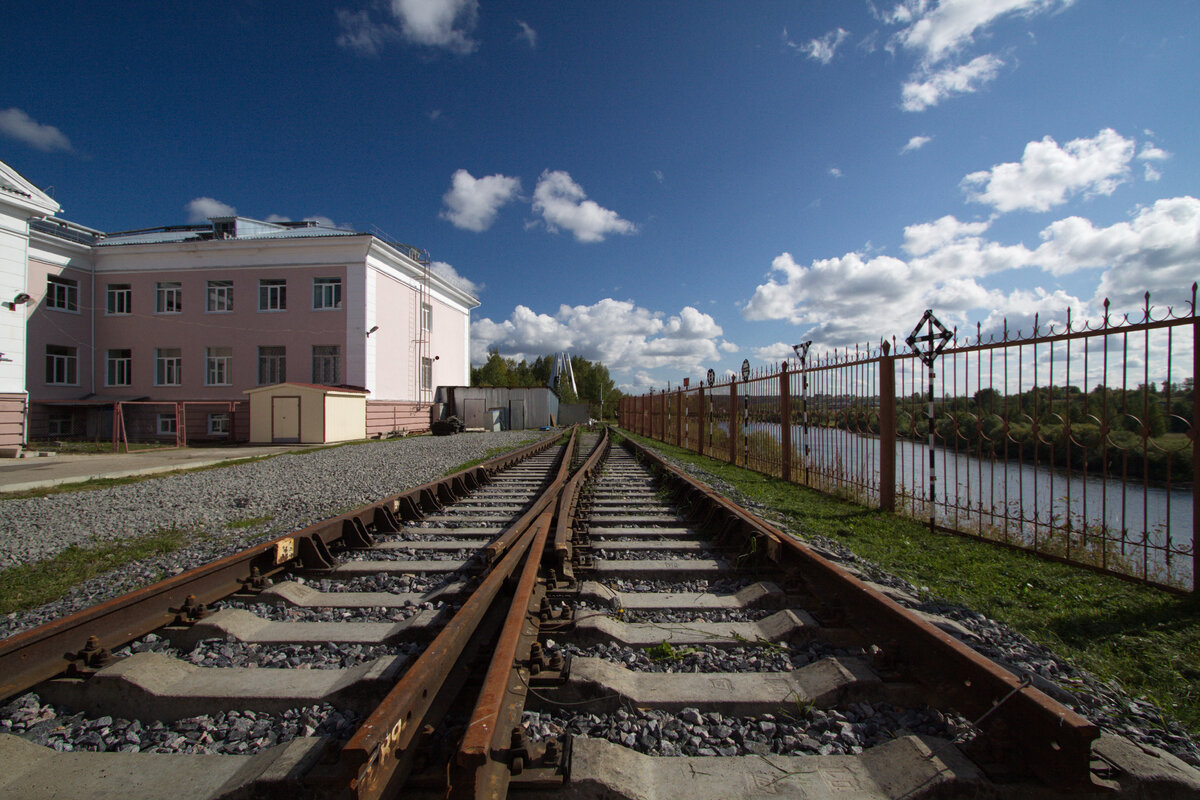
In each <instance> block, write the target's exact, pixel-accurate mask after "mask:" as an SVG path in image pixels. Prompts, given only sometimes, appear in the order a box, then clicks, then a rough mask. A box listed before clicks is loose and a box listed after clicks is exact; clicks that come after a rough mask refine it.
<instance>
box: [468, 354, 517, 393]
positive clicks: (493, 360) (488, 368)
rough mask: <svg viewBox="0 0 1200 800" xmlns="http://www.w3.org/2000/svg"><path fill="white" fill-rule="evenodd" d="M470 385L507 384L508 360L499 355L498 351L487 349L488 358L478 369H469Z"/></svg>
mask: <svg viewBox="0 0 1200 800" xmlns="http://www.w3.org/2000/svg"><path fill="white" fill-rule="evenodd" d="M471 385H472V386H508V385H509V380H508V362H507V361H505V360H504V359H503V358H502V357H501V356H500V351H499V350H496V349H492V350H489V351H488V359H487V361H485V362H484V364H483V366H482V367H480V368H479V369H472V370H471Z"/></svg>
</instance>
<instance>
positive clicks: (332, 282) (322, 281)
mask: <svg viewBox="0 0 1200 800" xmlns="http://www.w3.org/2000/svg"><path fill="white" fill-rule="evenodd" d="M312 299H313V305H312V307H313V311H337V310H338V309H340V308H341V307H342V279H341V278H313V298H312ZM326 300H329V302H326Z"/></svg>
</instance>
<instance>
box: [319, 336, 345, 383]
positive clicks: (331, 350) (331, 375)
mask: <svg viewBox="0 0 1200 800" xmlns="http://www.w3.org/2000/svg"><path fill="white" fill-rule="evenodd" d="M341 352H342V351H341V348H340V347H338V346H337V345H336V344H314V345H313V349H312V382H313V383H324V384H336V383H338V382H339V381H338V374H339V373H340V372H341V366H342V364H341V361H342V355H341Z"/></svg>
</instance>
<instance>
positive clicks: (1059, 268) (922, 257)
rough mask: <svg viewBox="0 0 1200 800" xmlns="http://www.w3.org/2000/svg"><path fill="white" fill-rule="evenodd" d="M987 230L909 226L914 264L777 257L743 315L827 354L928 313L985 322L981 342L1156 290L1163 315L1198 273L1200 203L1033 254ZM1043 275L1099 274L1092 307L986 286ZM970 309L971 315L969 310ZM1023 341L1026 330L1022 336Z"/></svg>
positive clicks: (1079, 232) (1028, 288)
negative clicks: (788, 326) (1003, 322)
mask: <svg viewBox="0 0 1200 800" xmlns="http://www.w3.org/2000/svg"><path fill="white" fill-rule="evenodd" d="M988 227H989V223H986V222H960V221H959V220H957V219H955V218H954V217H950V216H947V217H942V218H941V219H939V220H936V221H934V222H930V223H922V224H917V225H910V226H909V227H907V228H906V229H905V231H904V249H905V251H906V252H907V253H909V254H910V255H911V256H912V257H911V258H909V259H908V260H903V259H899V258H894V257H890V256H885V255H877V256H866V255H864V254H863V253H847V254H845V255H843V256H841V257H837V258H829V259H818V260H814V261H813V262H812V263H811V264H809V265H807V266H806V265H801V264H798V263H796V261H795V260H794V259H793V258H792V256H791V255H790V254H789V253H782V254H781V255H779V256H778V257H776V258H775V260H774V261H773V262H772V264H771V271H770V273H769V274H768V276H767V280H766V281H765V282H763V283H762V284H760V285H759V286H758V287H757V288H756V289H755V292H754V295H753V296H752V297H751V299H750V301H749V302H748V303H747V304H746V305H745V307H744V308H743V311H742V314H743V316H744V317H745V318H746V319H749V320H783V321H787V322H790V323H792V324H794V325H797V326H799V327H800V328H801V329H802V331H803V333H801V334H800V335H801V336H804V337H806V338H812V339H813V340H815V341H816V342H817V343H818V344H819V345H821V346H823V347H841V346H846V345H850V344H856V343H865V342H869V341H873V340H875V339H877V338H878V337H881V336H892V335H895V334H896V333H897V332H899V331H903V330H907V329H908V327H910V326H911V325H912V324H913V323H914V322H915V320H917V319H918V318H919V317H920V315H921V313H922V311H923V309H926V308H933V309H935V310H936V312H937V313H938V316H939V317H940V318H941V319H942V321H943V322H945V323H946V324H948V325H953V324H959V325H962V324H965V323H967V322H968V321H969V318H968V314H969V313H970V316H971V317H972V318H978V313H979V311H980V310H986V312H987V313H988V314H989V317H988V321H987V322H986V323H984V331H985V334H987V333H990V332H995V331H996V330H998V326H999V320H1000V319H1001V318H1002V317H1004V316H1007V317H1008V319H1009V321H1010V328H1015V327H1017V326H1019V324H1023V323H1021V320H1023V319H1026V318H1028V320H1029V321H1031V320H1032V318H1033V314H1034V313H1036V312H1041V313H1042V316H1041V318H1040V320H1041V322H1042V323H1047V322H1049V321H1050V320H1052V319H1057V318H1058V317H1053V316H1052V314H1051V313H1050V312H1053V313H1054V314H1058V315H1059V316H1060V317H1061V315H1062V314H1063V312H1064V311H1065V309H1066V308H1068V307H1070V308H1072V309H1073V310H1074V311H1075V313H1076V316H1077V317H1078V316H1088V315H1089V309H1090V310H1091V311H1093V312H1094V310H1095V309H1097V308H1099V307H1100V304H1101V301H1103V299H1104V298H1106V297H1107V298H1109V299H1111V300H1112V303H1113V308H1114V309H1125V310H1129V309H1136V308H1139V307H1140V306H1141V305H1142V303H1143V295H1144V293H1145V292H1147V291H1149V292H1150V293H1151V297H1152V300H1153V302H1155V304H1156V305H1157V306H1159V307H1162V306H1165V305H1174V306H1175V307H1176V308H1179V307H1180V306H1181V305H1183V304H1184V303H1185V302H1186V301H1187V299H1188V298H1189V297H1190V291H1191V285H1192V283H1193V282H1194V281H1195V280H1196V276H1197V275H1200V200H1198V199H1196V198H1195V197H1175V198H1165V199H1160V200H1158V201H1157V202H1155V203H1154V204H1153V205H1152V206H1149V207H1145V208H1140V209H1138V211H1137V212H1136V213H1135V214H1134V215H1133V217H1132V218H1131V219H1130V220H1129V221H1125V222H1119V223H1116V224H1114V225H1109V226H1107V227H1104V226H1096V225H1095V224H1093V223H1092V222H1091V221H1090V220H1087V219H1084V218H1082V217H1066V218H1064V219H1060V220H1058V221H1056V222H1054V223H1052V224H1050V225H1048V226H1047V227H1046V228H1045V229H1044V230H1043V231H1042V233H1041V240H1042V243H1041V244H1040V245H1039V246H1038V247H1037V249H1035V250H1030V249H1029V248H1027V247H1026V246H1025V245H1023V244H1014V245H1006V244H1002V243H1000V242H996V241H991V240H988V239H986V238H984V236H983V234H984V233H985V232H986V231H987V230H988ZM1018 269H1026V270H1033V269H1039V270H1042V271H1044V272H1045V273H1047V274H1048V275H1051V276H1061V275H1066V274H1069V273H1073V272H1076V271H1079V270H1083V269H1096V270H1103V272H1102V273H1101V275H1100V280H1099V286H1098V289H1097V291H1096V294H1095V295H1094V296H1093V297H1092V298H1091V299H1090V300H1088V301H1086V302H1083V301H1080V300H1079V299H1077V298H1074V297H1071V296H1069V295H1067V294H1064V293H1063V292H1062V291H1061V290H1049V289H1045V288H1042V287H1038V286H1036V285H1030V284H1031V283H1032V279H1031V278H1030V277H1029V276H1028V275H1022V277H1021V284H1022V288H1021V289H1019V290H1015V291H1011V292H1008V293H1006V292H1005V291H1001V290H998V289H995V288H989V287H988V286H987V285H985V283H984V281H986V280H987V279H988V278H989V277H990V276H996V275H1002V274H1004V273H1011V272H1012V271H1014V270H1018ZM972 312H973V313H972ZM1026 332H1027V333H1028V331H1026Z"/></svg>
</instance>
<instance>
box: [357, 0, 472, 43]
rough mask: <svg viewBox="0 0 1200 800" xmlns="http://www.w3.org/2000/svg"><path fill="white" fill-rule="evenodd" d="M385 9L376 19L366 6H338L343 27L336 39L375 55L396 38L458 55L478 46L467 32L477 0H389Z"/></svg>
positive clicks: (470, 29) (470, 26)
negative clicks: (354, 8)
mask: <svg viewBox="0 0 1200 800" xmlns="http://www.w3.org/2000/svg"><path fill="white" fill-rule="evenodd" d="M387 13H388V17H387V18H386V19H383V20H377V19H375V18H374V17H373V16H372V14H371V12H370V11H369V10H362V11H347V10H345V9H338V10H337V17H338V25H339V26H340V27H341V29H342V30H341V33H340V34H338V37H337V43H338V44H339V45H341V46H342V47H346V48H348V49H350V50H354V51H355V52H357V53H358V54H359V55H364V56H376V55H378V54H379V52H380V51H381V50H382V49H383V47H384V46H385V45H387V44H388V43H390V42H392V41H395V40H397V39H403V40H405V41H407V42H409V43H411V44H416V45H421V46H424V47H434V48H442V49H445V50H449V51H451V52H452V53H458V54H459V55H467V54H469V53H473V52H475V50H476V49H477V48H478V47H479V42H477V41H475V40H474V39H472V38H471V35H470V34H471V31H473V30H474V29H475V24H476V21H477V19H478V16H479V3H478V0H391V2H390V3H389V4H388V6H387Z"/></svg>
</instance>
